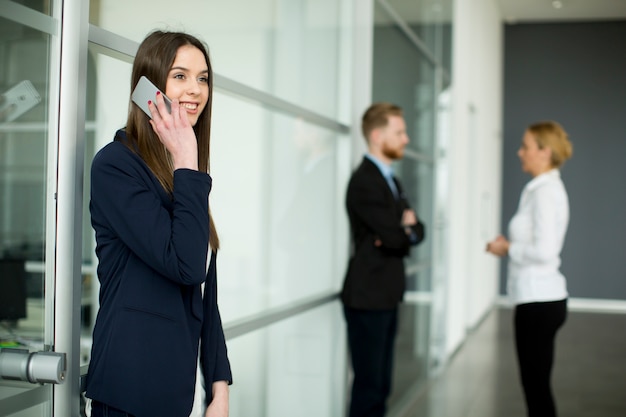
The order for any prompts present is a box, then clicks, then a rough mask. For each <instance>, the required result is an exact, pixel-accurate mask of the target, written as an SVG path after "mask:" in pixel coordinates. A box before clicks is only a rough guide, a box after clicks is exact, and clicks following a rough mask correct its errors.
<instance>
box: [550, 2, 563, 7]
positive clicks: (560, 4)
mask: <svg viewBox="0 0 626 417" xmlns="http://www.w3.org/2000/svg"><path fill="white" fill-rule="evenodd" d="M552 7H554V8H555V9H560V8H562V7H563V2H561V1H559V0H554V1H553V2H552Z"/></svg>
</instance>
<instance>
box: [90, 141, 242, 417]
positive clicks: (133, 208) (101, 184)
mask: <svg viewBox="0 0 626 417" xmlns="http://www.w3.org/2000/svg"><path fill="white" fill-rule="evenodd" d="M115 139H116V140H115V141H114V142H112V143H110V144H108V145H107V146H105V147H104V148H103V149H102V150H101V151H100V152H98V154H97V155H96V156H95V158H94V160H93V164H92V168H91V202H90V210H91V222H92V225H93V228H94V230H95V232H96V243H97V246H96V254H97V256H98V260H99V264H98V279H99V280H100V284H101V288H100V310H99V312H98V317H97V320H96V325H95V328H94V333H93V347H92V354H91V362H90V364H89V374H88V376H87V397H89V398H92V399H94V400H98V401H100V402H103V403H105V404H108V405H110V406H113V407H116V408H119V409H122V410H124V411H126V412H128V413H131V414H133V415H135V416H137V417H144V416H145V417H148V416H149V417H188V415H189V413H190V412H191V407H192V404H193V396H194V387H195V375H196V367H197V359H198V344H199V342H200V340H201V341H202V344H201V346H202V350H201V363H202V371H203V374H204V378H205V381H206V386H207V401H210V400H211V384H212V382H213V381H219V380H226V381H231V379H232V377H231V371H230V365H229V361H228V358H227V354H226V343H225V340H224V332H223V329H222V323H221V319H220V315H219V310H218V307H217V281H216V255H215V253H213V254H212V256H211V263H210V268H209V271H208V273H207V270H206V262H207V248H208V239H209V220H208V195H209V191H210V189H211V177H210V176H209V175H208V174H206V173H202V172H198V171H193V170H186V169H179V170H176V171H175V172H174V192H173V196H169V195H168V194H167V193H166V192H165V190H164V189H163V187H162V186H161V184H160V183H159V182H158V180H157V179H156V177H155V176H154V175H153V174H152V172H151V171H150V170H149V168H148V167H147V165H146V164H145V163H144V162H143V160H142V159H141V158H140V157H139V156H138V155H137V154H135V153H134V152H132V151H131V150H130V149H129V148H128V147H127V146H126V145H125V144H124V143H123V142H124V141H125V140H126V136H125V133H124V132H123V131H118V133H117V135H116V138H115ZM203 282H205V290H204V297H203V296H202V294H201V283H203Z"/></svg>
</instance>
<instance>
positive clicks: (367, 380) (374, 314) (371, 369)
mask: <svg viewBox="0 0 626 417" xmlns="http://www.w3.org/2000/svg"><path fill="white" fill-rule="evenodd" d="M344 314H345V317H346V324H347V328H348V346H349V348H350V357H351V360H352V369H353V372H354V381H353V382H352V397H351V399H350V411H349V414H348V415H349V416H350V417H382V416H384V415H385V411H386V401H387V397H388V396H389V393H390V392H391V378H392V372H393V348H394V340H395V336H396V331H397V327H398V310H397V309H393V310H382V311H378V310H356V309H352V308H348V307H344Z"/></svg>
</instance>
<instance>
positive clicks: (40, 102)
mask: <svg viewBox="0 0 626 417" xmlns="http://www.w3.org/2000/svg"><path fill="white" fill-rule="evenodd" d="M20 3H22V2H20ZM28 3H29V7H31V8H34V9H36V10H39V11H43V12H47V9H48V6H47V2H28ZM0 27H1V28H2V30H1V31H0V352H1V351H2V349H5V348H16V349H24V350H30V351H40V350H44V349H45V348H46V346H50V345H52V340H46V337H47V336H46V335H47V333H45V332H44V326H45V323H46V322H47V320H46V318H45V308H44V305H45V303H44V295H45V294H44V271H45V246H44V242H45V232H46V197H45V196H46V186H47V184H46V170H47V166H46V162H47V140H48V137H49V132H48V120H47V108H48V102H49V101H50V100H51V98H50V97H49V89H48V61H47V60H48V56H49V53H48V50H49V45H50V37H49V36H48V35H46V34H43V33H41V32H39V31H37V30H36V29H33V28H31V27H27V26H24V25H21V24H19V23H16V22H14V21H12V20H9V19H5V18H0ZM50 333H52V332H50ZM50 337H51V335H50ZM29 390H38V391H39V393H38V394H37V395H35V396H30V397H29V394H28V393H27V391H29ZM24 394H25V395H24ZM17 396H22V400H21V402H19V404H20V406H23V407H24V408H25V410H23V411H20V412H18V413H15V414H11V415H10V416H12V417H24V416H29V417H32V416H43V415H47V413H48V412H49V409H50V399H51V396H52V387H51V386H46V387H42V386H40V385H35V384H30V383H27V382H20V381H7V380H3V379H0V400H6V401H8V403H11V401H13V404H15V403H16V402H17V401H16V400H15V398H17ZM2 411H5V410H4V409H2V407H0V413H2Z"/></svg>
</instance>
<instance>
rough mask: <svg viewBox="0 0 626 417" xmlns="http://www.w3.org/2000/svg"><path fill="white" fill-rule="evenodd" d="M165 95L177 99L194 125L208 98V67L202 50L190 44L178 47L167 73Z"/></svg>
mask: <svg viewBox="0 0 626 417" xmlns="http://www.w3.org/2000/svg"><path fill="white" fill-rule="evenodd" d="M165 95H166V96H168V97H169V98H170V99H178V101H179V102H180V105H181V107H184V108H185V110H186V111H187V117H188V118H189V123H191V125H192V126H195V125H196V122H197V121H198V117H200V114H201V113H202V111H203V110H204V108H205V107H206V105H207V102H208V100H209V69H208V67H207V63H206V61H205V58H204V54H203V53H202V51H200V50H199V49H198V48H196V47H195V46H192V45H184V46H181V47H180V48H178V51H177V52H176V58H175V59H174V63H173V64H172V68H170V71H169V73H168V75H167V83H166V85H165Z"/></svg>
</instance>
